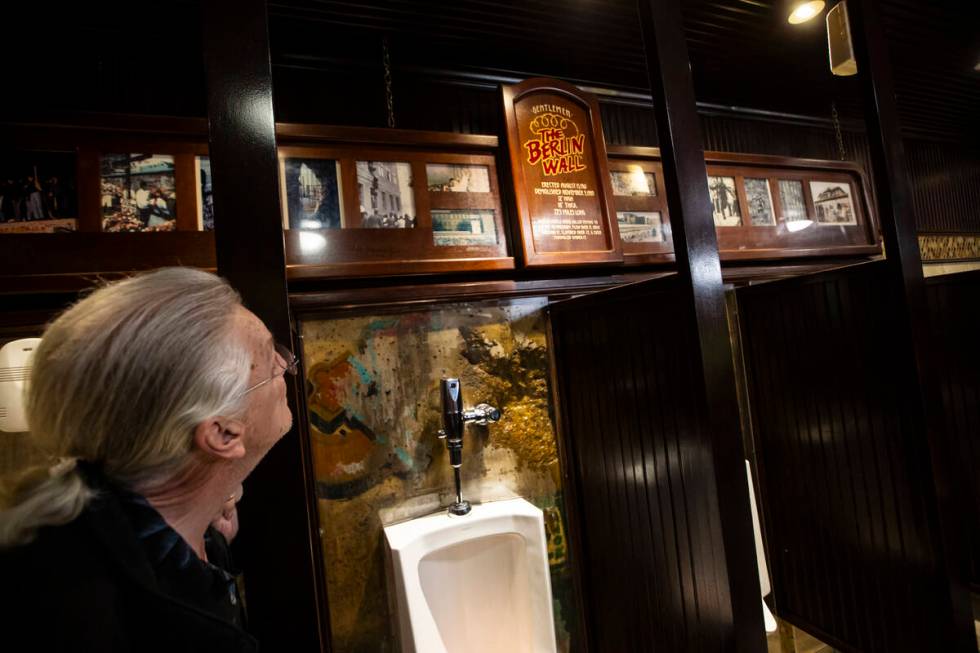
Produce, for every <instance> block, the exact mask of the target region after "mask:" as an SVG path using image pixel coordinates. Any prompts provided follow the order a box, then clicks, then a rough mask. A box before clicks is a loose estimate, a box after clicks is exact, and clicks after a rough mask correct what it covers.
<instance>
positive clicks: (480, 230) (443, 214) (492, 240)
mask: <svg viewBox="0 0 980 653" xmlns="http://www.w3.org/2000/svg"><path fill="white" fill-rule="evenodd" d="M429 179H430V181H431V179H432V178H431V177H430V178H429ZM432 237H433V240H434V241H435V244H436V245H437V246H439V247H442V246H449V245H470V246H473V245H496V244H497V227H496V224H495V222H494V211H493V209H462V210H454V211H450V210H446V209H433V210H432Z"/></svg>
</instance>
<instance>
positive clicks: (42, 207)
mask: <svg viewBox="0 0 980 653" xmlns="http://www.w3.org/2000/svg"><path fill="white" fill-rule="evenodd" d="M0 170H2V172H0V233H51V232H55V231H74V230H75V229H76V228H77V226H78V225H77V220H76V219H77V218H78V201H77V197H76V195H75V192H76V191H75V155H74V154H73V153H70V152H27V151H21V152H17V151H11V152H5V153H4V154H3V157H2V160H0Z"/></svg>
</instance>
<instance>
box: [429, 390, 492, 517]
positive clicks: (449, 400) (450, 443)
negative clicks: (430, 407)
mask: <svg viewBox="0 0 980 653" xmlns="http://www.w3.org/2000/svg"><path fill="white" fill-rule="evenodd" d="M439 387H440V392H441V394H442V430H441V431H439V437H440V438H445V440H446V448H447V449H449V464H450V465H452V467H453V474H454V476H455V479H456V503H455V504H453V505H452V506H450V507H449V512H451V513H453V514H455V515H465V514H466V513H468V512H469V511H470V504H469V502H468V501H463V496H462V491H461V488H460V477H459V468H460V465H462V464H463V431H464V428H465V426H466V423H467V422H473V423H475V424H489V423H490V422H496V421H498V420H499V419H500V411H499V410H498V409H496V408H494V407H493V406H490V405H488V404H479V405H477V406H476V407H475V408H472V409H470V410H463V392H462V389H461V388H460V383H459V379H442V381H440V383H439Z"/></svg>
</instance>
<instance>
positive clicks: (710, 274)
mask: <svg viewBox="0 0 980 653" xmlns="http://www.w3.org/2000/svg"><path fill="white" fill-rule="evenodd" d="M638 4H639V13H640V24H641V27H642V30H643V40H644V46H645V51H646V60H647V72H648V75H649V77H650V84H651V90H652V96H653V108H654V115H655V117H656V121H657V135H658V137H659V143H660V152H661V155H662V157H663V158H662V163H663V173H664V187H665V189H666V196H667V206H668V209H669V211H670V224H671V230H672V232H673V240H674V252H675V253H676V256H677V270H678V273H679V275H680V279H681V293H682V294H683V295H685V296H686V299H687V301H686V302H685V304H686V310H687V312H688V313H689V321H690V325H691V327H690V328H692V329H696V331H697V338H696V340H695V343H696V344H697V346H696V348H695V349H696V352H697V355H698V356H699V357H700V371H701V381H703V386H702V387H703V392H704V403H703V405H704V406H705V408H706V410H707V413H708V414H707V416H706V419H707V422H708V424H709V428H710V430H711V438H712V439H711V442H712V454H713V459H714V463H715V477H716V484H717V488H718V504H719V511H720V514H721V527H722V538H723V541H724V548H725V562H726V566H727V569H728V580H729V586H728V588H719V590H720V591H722V592H725V591H727V592H728V594H729V600H730V602H731V608H732V617H733V621H734V627H735V632H734V640H735V641H734V645H735V649H734V650H736V651H760V652H761V651H764V650H765V649H766V643H765V629H764V627H763V623H762V611H761V596H760V589H759V574H758V568H757V565H756V557H755V540H754V538H753V533H752V520H751V515H750V512H749V495H748V487H747V485H746V480H745V466H744V463H743V458H744V454H743V450H742V435H741V432H740V426H739V413H738V399H737V396H736V391H735V372H734V366H733V362H732V351H731V342H730V340H729V334H728V323H727V317H726V313H725V297H724V289H723V287H722V280H721V265H720V263H719V260H718V242H717V237H716V235H715V225H714V220H713V218H712V212H711V203H710V200H709V195H708V179H707V171H706V169H705V165H704V151H703V150H704V146H703V142H702V140H701V133H700V126H699V124H698V116H697V109H696V106H695V98H694V86H693V82H692V80H691V71H690V60H689V58H688V53H687V43H686V42H685V40H684V25H683V22H682V20H681V14H680V7H679V2H678V1H677V0H639V3H638Z"/></svg>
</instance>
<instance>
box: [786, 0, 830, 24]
mask: <svg viewBox="0 0 980 653" xmlns="http://www.w3.org/2000/svg"><path fill="white" fill-rule="evenodd" d="M824 4H825V3H824V0H809V1H804V2H798V3H796V4H795V5H794V6H793V11H791V12H790V14H789V18H787V19H786V20H788V21H789V24H790V25H799V24H800V23H805V22H806V21H808V20H810V19H812V18H815V17H816V16H818V15H819V14H820V12H821V11H823V8H824Z"/></svg>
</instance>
